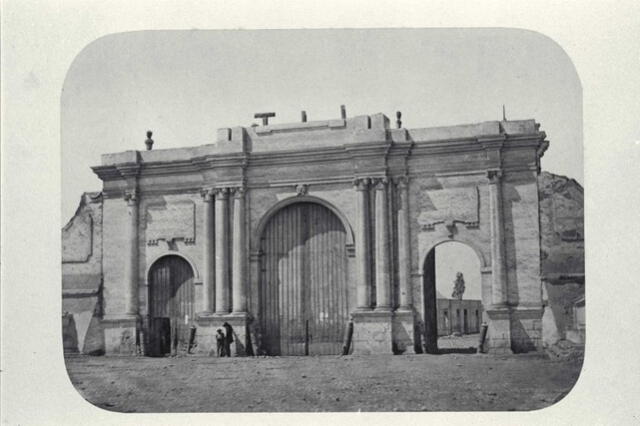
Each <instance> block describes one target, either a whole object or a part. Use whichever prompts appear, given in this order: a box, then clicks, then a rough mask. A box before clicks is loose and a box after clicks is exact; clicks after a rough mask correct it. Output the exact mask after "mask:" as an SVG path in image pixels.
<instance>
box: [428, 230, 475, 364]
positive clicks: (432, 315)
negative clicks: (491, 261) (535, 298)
mask: <svg viewBox="0 0 640 426" xmlns="http://www.w3.org/2000/svg"><path fill="white" fill-rule="evenodd" d="M480 267H481V263H480V259H478V255H477V253H476V252H475V251H474V250H473V249H472V248H471V247H469V246H468V245H466V244H464V243H461V242H457V241H446V242H444V243H442V244H439V245H437V246H436V247H434V248H432V249H431V250H430V251H429V253H428V254H427V256H426V258H425V263H424V265H423V295H424V300H423V303H424V305H423V306H424V311H423V312H424V325H425V327H424V341H425V351H426V352H427V353H442V352H474V351H475V349H474V348H475V347H477V343H478V333H479V332H480V328H481V324H482V313H483V307H482V283H481V274H480ZM458 274H460V275H458ZM460 278H463V279H464V291H463V292H462V295H461V297H458V294H457V293H458V292H459V291H460V288H459V287H460V283H458V289H456V281H458V280H459V279H460Z"/></svg>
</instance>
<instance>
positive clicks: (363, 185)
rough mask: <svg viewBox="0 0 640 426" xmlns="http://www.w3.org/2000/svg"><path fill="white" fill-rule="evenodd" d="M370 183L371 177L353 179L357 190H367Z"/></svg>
mask: <svg viewBox="0 0 640 426" xmlns="http://www.w3.org/2000/svg"><path fill="white" fill-rule="evenodd" d="M370 183H371V179H369V178H355V179H354V180H353V186H354V188H355V190H356V191H366V190H367V189H368V188H369V184H370Z"/></svg>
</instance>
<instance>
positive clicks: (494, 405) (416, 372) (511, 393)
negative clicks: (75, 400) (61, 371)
mask: <svg viewBox="0 0 640 426" xmlns="http://www.w3.org/2000/svg"><path fill="white" fill-rule="evenodd" d="M66 363H67V369H68V371H69V376H70V377H71V381H72V383H73V384H74V385H75V387H76V388H77V389H78V391H79V392H80V393H81V394H82V395H83V396H84V397H85V398H86V399H87V400H88V401H90V402H92V403H93V404H95V405H97V406H99V407H102V408H105V409H107V410H112V411H120V412H277V411H283V412H309V411H359V410H361V411H474V410H490V411H506V410H534V409H539V408H544V407H547V406H549V405H551V404H553V403H554V402H556V401H559V400H560V399H562V397H564V395H566V394H567V393H568V392H569V391H570V390H571V388H572V386H573V384H574V383H575V382H576V380H577V378H578V375H579V373H580V368H581V365H582V360H581V359H577V360H576V359H574V360H570V361H569V360H565V361H558V360H551V359H548V358H546V357H545V356H543V355H526V354H525V355H509V356H499V357H496V356H491V355H485V354H458V353H449V354H442V355H399V356H394V355H377V356H352V355H350V356H321V357H313V356H311V357H269V358H266V357H255V358H253V357H251V358H211V357H202V356H200V357H197V356H179V357H167V358H146V357H131V358H124V357H104V356H103V357H88V356H68V357H67V358H66Z"/></svg>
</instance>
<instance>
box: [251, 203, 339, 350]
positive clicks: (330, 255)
mask: <svg viewBox="0 0 640 426" xmlns="http://www.w3.org/2000/svg"><path fill="white" fill-rule="evenodd" d="M345 244H346V234H345V230H344V226H343V225H342V222H340V220H339V219H338V218H337V217H336V216H335V214H333V213H332V212H331V211H330V210H329V209H327V208H326V207H324V206H321V205H319V204H315V203H296V204H292V205H290V206H287V207H284V208H283V209H282V210H280V211H279V212H278V213H276V215H274V216H273V217H272V218H271V220H270V221H269V223H268V224H267V227H266V229H265V231H264V234H263V237H262V250H263V253H264V254H263V259H262V278H261V286H260V325H261V330H262V339H261V340H262V341H261V345H262V346H263V349H264V350H266V352H267V353H268V354H271V355H320V354H339V353H341V350H342V344H343V339H344V331H345V327H346V324H347V323H348V315H349V312H348V304H347V290H346V288H347V286H346V248H345Z"/></svg>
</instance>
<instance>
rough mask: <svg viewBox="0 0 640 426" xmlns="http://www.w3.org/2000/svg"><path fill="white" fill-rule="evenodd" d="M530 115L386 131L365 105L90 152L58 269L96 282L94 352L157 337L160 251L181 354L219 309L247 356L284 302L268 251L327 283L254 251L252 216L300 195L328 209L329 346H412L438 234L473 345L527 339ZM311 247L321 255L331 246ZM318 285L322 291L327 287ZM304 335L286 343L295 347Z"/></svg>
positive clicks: (197, 345) (534, 226)
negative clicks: (332, 274)
mask: <svg viewBox="0 0 640 426" xmlns="http://www.w3.org/2000/svg"><path fill="white" fill-rule="evenodd" d="M538 127H539V126H538V124H536V123H535V122H534V121H533V120H523V121H502V122H498V121H492V122H485V123H480V124H472V125H464V126H453V127H442V128H425V129H404V128H400V129H391V128H389V120H388V119H387V117H385V116H384V115H383V114H375V115H371V116H358V117H352V118H346V119H339V120H326V121H315V122H302V123H290V124H270V125H266V126H259V127H249V128H242V127H236V128H228V129H220V130H219V131H218V134H217V141H215V143H213V144H209V145H203V146H197V147H191V148H179V149H168V150H148V151H126V152H123V153H117V154H105V155H103V156H102V164H101V165H100V166H96V167H94V168H93V170H94V171H95V173H96V174H97V175H98V176H99V177H100V178H101V179H102V181H103V183H104V186H103V191H102V193H101V196H100V198H99V201H94V203H96V204H95V207H96V209H97V208H98V207H99V211H100V214H99V215H97V214H96V212H95V211H94V210H93V209H92V210H91V211H90V212H89V213H86V212H85V211H89V210H87V208H86V203H87V202H88V201H86V200H85V198H83V203H85V204H81V208H80V209H79V211H78V213H77V214H76V216H75V217H74V219H72V221H71V222H70V225H67V228H65V231H63V247H64V250H63V255H64V259H63V263H64V265H63V274H66V275H65V277H66V276H70V274H80V273H88V274H90V275H91V276H92V277H98V278H99V280H98V281H99V282H100V283H101V285H102V287H100V291H99V292H98V293H96V296H95V297H96V300H99V303H97V305H99V308H100V309H99V312H100V315H99V316H92V318H96V319H97V324H95V325H94V326H92V327H93V328H94V329H96V328H97V329H100V330H101V336H102V339H103V340H102V341H103V342H104V343H103V345H102V348H103V350H104V351H106V352H107V353H120V354H132V353H146V352H147V351H148V349H147V346H148V341H149V339H158V337H157V333H158V330H156V329H154V328H153V327H152V325H151V324H152V321H150V319H151V317H152V316H153V315H154V309H155V308H154V303H156V302H154V300H155V299H154V298H153V297H155V296H153V291H154V286H156V285H159V284H157V283H155V281H154V280H158V279H169V278H162V277H161V276H159V275H154V273H155V272H154V271H155V270H156V269H154V268H156V267H157V265H159V264H161V263H162V260H163V259H165V258H167V256H177V257H179V258H181V259H183V260H184V261H185V262H186V264H188V268H189V269H190V273H189V278H188V282H189V283H190V284H189V285H193V295H192V296H191V295H187V296H178V290H172V291H175V293H171V294H170V296H171V297H174V298H177V297H181V298H182V297H186V298H185V299H180V300H181V302H180V303H182V305H180V306H182V308H181V309H185V311H184V312H183V313H181V314H180V316H175V317H172V319H171V321H172V322H171V327H176V326H177V325H180V326H181V327H195V330H196V331H195V340H194V341H193V342H192V343H193V347H192V352H193V353H199V354H210V353H212V351H214V352H215V331H216V330H217V329H218V328H220V327H221V326H222V324H223V323H224V322H227V323H229V324H230V325H231V326H232V327H233V330H234V333H235V334H234V340H235V343H234V344H235V345H236V346H235V349H234V354H236V355H245V354H251V353H255V354H259V353H260V352H261V351H263V350H264V349H263V348H264V347H266V345H265V341H266V340H265V339H266V337H265V336H267V335H268V334H270V333H271V335H273V333H274V330H264V329H261V326H260V324H261V321H260V319H261V318H262V315H264V313H263V312H261V306H264V304H265V303H280V304H281V305H282V306H283V309H284V307H286V306H288V305H287V304H286V303H285V302H284V300H285V299H282V298H283V297H285V296H282V295H281V296H277V295H276V296H268V295H267V296H265V294H264V291H265V290H264V289H265V288H266V287H265V282H264V279H265V278H264V276H265V275H264V271H265V270H266V268H267V267H271V268H277V267H278V265H285V264H286V265H292V266H288V267H291V268H293V269H292V271H294V276H295V273H297V272H296V271H299V272H300V274H301V275H300V277H303V276H304V277H306V278H305V279H307V280H308V279H312V280H315V281H313V282H316V281H317V282H321V283H322V282H324V281H327V282H328V281H331V280H332V279H333V278H331V279H329V278H321V277H327V276H329V275H322V274H323V273H325V272H323V271H322V270H317V271H316V270H314V271H315V272H314V271H309V270H307V269H308V268H307V269H305V268H304V265H303V264H300V265H296V264H295V262H294V261H293V260H292V259H295V256H296V254H295V253H298V252H297V251H291V252H287V253H284V252H283V253H282V256H281V257H280V258H279V259H285V260H287V259H288V260H287V262H288V263H286V262H285V260H279V262H280V263H278V264H274V265H276V266H273V265H272V266H269V265H267V264H266V263H265V262H267V260H266V259H267V257H266V254H265V250H266V246H265V244H266V243H265V241H264V235H265V232H266V231H265V230H266V229H268V227H269V226H270V224H271V223H272V221H273V220H276V219H274V218H277V217H280V216H278V215H279V214H280V212H282V211H285V209H287V208H288V207H290V206H294V205H296V204H297V203H307V204H310V205H317V206H320V207H321V208H322V209H325V210H326V211H328V212H329V213H327V214H331V215H334V216H335V218H336V223H339V224H340V228H341V233H340V235H344V244H345V246H344V247H343V248H341V250H342V249H344V250H343V251H341V253H345V254H344V256H345V259H344V263H343V264H342V263H341V264H340V265H343V266H340V268H341V269H340V274H344V277H343V278H344V280H343V281H340V282H344V284H343V285H344V287H343V288H341V289H340V290H341V291H342V290H345V294H346V296H345V297H344V299H345V300H342V301H341V302H344V303H345V304H346V306H348V312H349V314H350V318H347V319H346V320H347V321H348V320H349V319H351V320H352V321H353V336H352V340H351V342H348V341H347V340H346V334H344V333H343V331H342V329H340V330H338V329H336V330H335V333H334V335H333V337H331V338H332V339H333V344H334V347H336V348H337V347H342V341H341V339H342V338H343V337H344V338H345V341H344V345H345V347H346V346H349V345H350V348H349V350H350V352H352V353H363V354H367V353H392V352H395V353H412V352H416V351H417V352H420V351H422V350H423V347H424V336H425V335H424V333H425V318H426V316H425V315H426V314H427V312H425V306H426V305H425V303H424V289H425V287H424V285H425V284H424V283H423V281H424V280H425V277H426V275H425V259H426V258H427V256H428V254H429V253H430V251H431V250H432V249H434V248H435V247H436V246H437V245H438V244H441V243H443V242H446V241H458V242H462V243H465V244H467V245H468V246H470V247H471V248H472V249H473V250H474V251H475V253H476V254H477V255H478V259H479V261H480V266H481V277H482V283H481V284H482V305H483V307H484V310H485V315H484V320H485V321H486V322H487V323H488V335H487V339H488V340H487V348H489V350H490V351H493V352H510V351H514V352H523V351H529V350H539V349H540V348H541V342H542V340H543V337H542V336H543V335H544V330H543V327H544V324H545V322H544V321H543V312H544V306H543V300H546V299H544V296H543V291H542V286H543V284H542V282H543V281H542V279H544V277H543V273H542V271H541V262H542V268H543V269H544V267H545V265H546V264H545V263H544V262H545V260H544V259H541V256H540V254H541V253H545V248H544V247H543V248H542V249H541V240H540V235H541V228H540V227H541V226H542V227H544V226H545V223H546V222H545V219H544V217H543V216H544V215H545V213H544V211H543V202H546V201H545V200H546V199H545V198H541V196H540V192H539V178H538V175H539V165H540V157H541V156H542V154H543V153H544V150H545V149H546V147H547V144H548V143H547V142H546V141H545V134H544V132H540V131H539V130H538ZM94 197H97V195H95V196H94ZM96 200H98V199H97V198H96ZM554 203H555V204H554V206H555V207H554V208H555V210H554V211H555V212H556V213H555V215H556V216H560V217H561V219H560V220H559V221H556V222H559V225H558V224H554V226H560V227H561V228H562V229H561V231H560V235H561V238H563V240H562V241H566V240H567V239H569V240H570V243H571V244H574V243H575V240H571V238H575V234H576V233H579V232H573V231H571V229H569V228H571V226H572V225H571V224H569V222H570V220H569V219H568V216H570V214H569V213H567V206H566V204H562V203H560V202H555V201H554ZM83 206H84V207H83ZM325 210H323V211H325ZM96 211H97V210H96ZM277 220H280V219H277ZM321 225H322V224H319V225H317V226H321ZM308 228H309V227H308V226H301V227H300V228H299V229H302V230H305V229H308ZM318 229H320V228H318ZM572 229H573V228H572ZM342 231H344V232H342ZM319 232H320V231H319ZM322 232H324V231H322ZM292 235H293V234H292ZM296 235H297V234H296ZM318 235H320V236H319V237H317V238H325V237H321V236H322V235H325V234H322V233H321V234H318ZM326 235H329V234H326ZM331 235H334V234H331ZM335 235H338V234H335ZM309 238H311V237H309ZM326 238H328V237H326ZM336 238H337V237H336ZM340 238H343V237H342V236H341V237H340ZM305 241H307V242H306V243H305ZM305 241H302V243H301V244H307V245H309V244H312V243H310V242H309V241H311V240H305ZM318 241H320V240H318ZM322 241H324V240H322ZM327 241H329V240H327ZM341 241H342V240H341ZM313 244H316V243H313ZM318 244H320V243H317V244H316V246H317V247H331V245H330V243H326V242H325V243H323V244H325V245H318ZM544 244H545V242H543V246H544ZM316 246H313V247H316ZM296 247H297V246H296ZM322 250H325V249H322ZM327 250H329V251H327ZM322 253H324V254H322ZM322 253H321V256H328V257H327V259H329V258H330V256H331V255H330V254H328V253H332V252H331V251H330V249H326V250H325V251H324V252H322ZM282 262H285V263H282ZM85 265H90V266H85ZM74 268H75V269H74ZM83 268H85V269H86V271H85V272H82V271H84V269H83ZM296 268H298V269H296ZM275 270H276V271H277V269H275ZM65 271H66V272H65ZM327 271H331V270H330V269H328V270H327ZM328 273H329V272H327V274H328ZM304 274H306V275H304ZM309 274H310V275H309ZM314 274H315V275H314ZM158 277H160V278H158ZM309 277H311V278H309ZM185 279H187V278H185ZM169 280H170V279H169ZM323 280H324V281H323ZM63 281H64V278H63ZM64 282H66V281H64ZM302 282H306V281H305V280H302ZM309 282H311V281H309ZM169 284H170V285H174V284H175V283H173V284H171V283H169ZM178 284H179V283H178ZM318 285H320V284H318ZM322 285H323V284H322ZM67 287H68V285H65V288H67ZM92 288H93V287H92ZM158 288H159V287H158ZM167 288H173V287H167ZM185 288H186V287H185ZM189 288H191V287H189ZM274 288H276V287H274ZM300 288H304V287H300ZM327 288H328V290H326V294H327V296H326V300H329V298H330V297H333V296H330V294H333V293H331V292H333V291H334V290H331V288H330V287H327ZM65 291H66V290H65ZM92 291H93V290H92ZM321 293H322V292H321ZM98 294H99V297H98ZM180 294H181V293H180ZM295 294H297V293H295ZM295 294H294V293H291V295H292V297H293V296H295ZM91 297H94V296H91ZM278 297H280V299H278ZM287 297H288V296H287ZM296 297H297V296H296ZM307 297H309V296H307ZM314 297H319V298H320V299H318V300H320V301H323V300H325V299H322V297H324V296H323V295H322V294H320V295H319V296H314ZM270 298H271V299H270ZM65 300H66V299H65ZM176 300H177V299H176ZM278 300H279V301H278ZM314 300H315V299H314ZM331 300H335V299H331ZM287 303H288V302H287ZM318 303H319V304H318V307H317V309H318V310H319V311H318V312H317V313H316V314H315V316H314V317H305V318H306V319H305V318H300V321H301V323H300V324H302V322H303V321H307V323H308V322H309V321H311V325H312V326H316V325H317V326H320V325H322V324H324V322H323V321H329V320H328V319H327V318H328V317H327V315H329V314H328V310H327V308H323V307H322V306H324V305H322V303H325V302H322V303H320V302H318ZM267 306H270V305H267ZM83 309H84V308H83ZM314 309H316V308H314ZM83 312H85V311H83ZM82 315H84V316H86V315H85V314H78V316H77V318H76V314H75V313H74V320H75V323H76V326H77V324H78V322H82V323H83V324H84V323H86V322H87V319H86V318H84V317H83V316H82ZM332 315H333V314H332ZM340 320H341V321H342V318H340ZM66 321H67V322H66V323H67V324H70V321H69V320H68V319H67V320H66ZM91 321H94V320H93V319H91V320H90V322H91ZM331 321H333V319H331ZM95 322H96V321H94V323H95ZM300 324H298V325H296V324H293V325H292V327H293V328H292V330H294V329H296V330H299V329H300V328H299V327H302V325H300ZM83 327H84V326H83ZM295 327H298V328H295ZM307 327H309V326H308V325H307ZM83 333H84V335H89V334H87V332H83ZM92 333H93V332H92ZM154 333H155V334H154ZM172 333H173V332H172ZM314 333H316V335H317V334H318V333H320V332H314ZM79 334H82V333H79ZM312 334H313V333H312V332H310V331H308V330H307V332H306V337H305V335H304V333H303V335H301V336H302V337H300V336H298V337H295V336H294V337H292V339H294V338H295V339H300V338H302V339H307V340H306V342H307V343H306V344H309V341H312V340H310V339H313V338H314V337H313V336H312ZM154 336H156V337H154ZM172 336H173V334H172ZM316 338H319V337H318V336H316ZM84 339H85V340H86V339H87V338H86V337H85V338H84ZM183 339H184V337H183ZM78 340H82V339H80V338H79V339H78ZM91 340H92V341H93V340H95V339H93V338H91ZM296 342H298V343H296V345H298V344H302V343H299V341H296ZM79 350H81V351H82V349H79ZM306 350H308V348H307V349H306Z"/></svg>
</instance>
